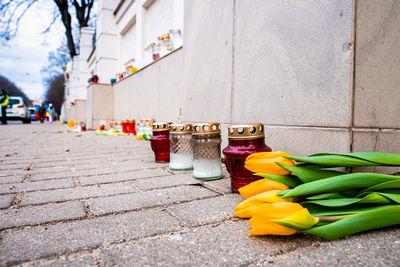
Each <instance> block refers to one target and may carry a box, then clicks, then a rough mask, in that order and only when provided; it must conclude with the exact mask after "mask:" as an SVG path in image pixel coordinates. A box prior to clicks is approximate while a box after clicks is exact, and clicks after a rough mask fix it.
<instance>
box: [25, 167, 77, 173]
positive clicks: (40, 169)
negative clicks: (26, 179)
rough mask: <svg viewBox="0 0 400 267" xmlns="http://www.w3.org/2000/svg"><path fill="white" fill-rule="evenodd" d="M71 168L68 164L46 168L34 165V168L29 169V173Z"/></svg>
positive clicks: (64, 170)
mask: <svg viewBox="0 0 400 267" xmlns="http://www.w3.org/2000/svg"><path fill="white" fill-rule="evenodd" d="M70 170H71V168H70V166H68V165H60V166H52V167H45V168H37V167H36V166H34V168H33V169H32V170H29V171H27V173H29V174H39V173H53V172H69V171H70Z"/></svg>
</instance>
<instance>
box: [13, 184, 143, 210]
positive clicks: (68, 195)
mask: <svg viewBox="0 0 400 267" xmlns="http://www.w3.org/2000/svg"><path fill="white" fill-rule="evenodd" d="M135 191H136V189H135V188H134V187H133V186H132V185H131V184H129V183H116V184H102V185H94V186H80V187H75V188H66V189H55V190H47V191H37V192H28V193H26V194H25V195H24V196H23V197H22V200H21V203H20V205H21V206H26V205H32V204H42V203H49V202H60V201H68V200H76V199H86V198H92V197H103V196H109V195H116V194H123V193H130V192H135Z"/></svg>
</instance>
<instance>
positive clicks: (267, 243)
mask: <svg viewBox="0 0 400 267" xmlns="http://www.w3.org/2000/svg"><path fill="white" fill-rule="evenodd" d="M247 230H249V226H248V224H247V222H246V221H245V220H242V221H234V222H233V221H228V222H225V223H223V224H221V225H218V226H217V227H204V228H200V229H198V231H196V232H188V233H177V234H174V235H169V236H165V237H162V238H157V239H146V240H138V241H136V242H134V243H132V244H130V245H128V246H123V245H119V246H116V247H115V248H112V249H110V250H106V251H104V252H103V253H102V254H101V255H100V257H101V259H102V262H103V263H104V265H105V266H116V265H118V266H121V265H125V266H130V265H135V266H149V265H158V266H246V265H248V264H250V263H251V262H253V261H254V259H257V258H261V257H265V256H266V255H276V254H281V253H284V252H285V251H289V250H294V249H296V248H297V247H304V246H310V245H311V244H312V242H313V238H304V236H302V235H295V236H288V237H253V236H251V235H250V234H248V233H247Z"/></svg>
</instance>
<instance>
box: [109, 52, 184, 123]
mask: <svg viewBox="0 0 400 267" xmlns="http://www.w3.org/2000/svg"><path fill="white" fill-rule="evenodd" d="M182 72H183V50H182V49H178V50H176V51H175V52H173V53H171V54H169V55H167V56H166V57H164V58H161V59H160V60H158V61H157V62H155V63H153V64H151V65H149V66H147V67H146V68H144V69H142V70H140V71H138V72H136V73H135V74H133V75H131V76H130V77H128V78H125V79H124V80H122V81H119V82H117V83H115V84H114V85H113V95H114V97H113V99H114V119H115V120H117V121H119V120H123V119H141V118H149V117H152V118H156V119H157V120H158V121H163V120H176V119H177V117H178V114H179V108H180V107H181V106H182V96H183V95H182V92H183V90H182V88H183V87H182V86H183V80H182Z"/></svg>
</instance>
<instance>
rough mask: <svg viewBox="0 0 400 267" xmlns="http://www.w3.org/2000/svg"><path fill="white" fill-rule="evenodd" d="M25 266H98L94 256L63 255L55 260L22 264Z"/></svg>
mask: <svg viewBox="0 0 400 267" xmlns="http://www.w3.org/2000/svg"><path fill="white" fill-rule="evenodd" d="M21 266H23V267H28V266H41V267H82V266H98V265H97V261H96V259H95V258H94V257H92V256H81V257H74V256H67V257H66V256H62V257H60V258H58V259H53V260H39V261H31V262H27V263H24V264H21Z"/></svg>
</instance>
